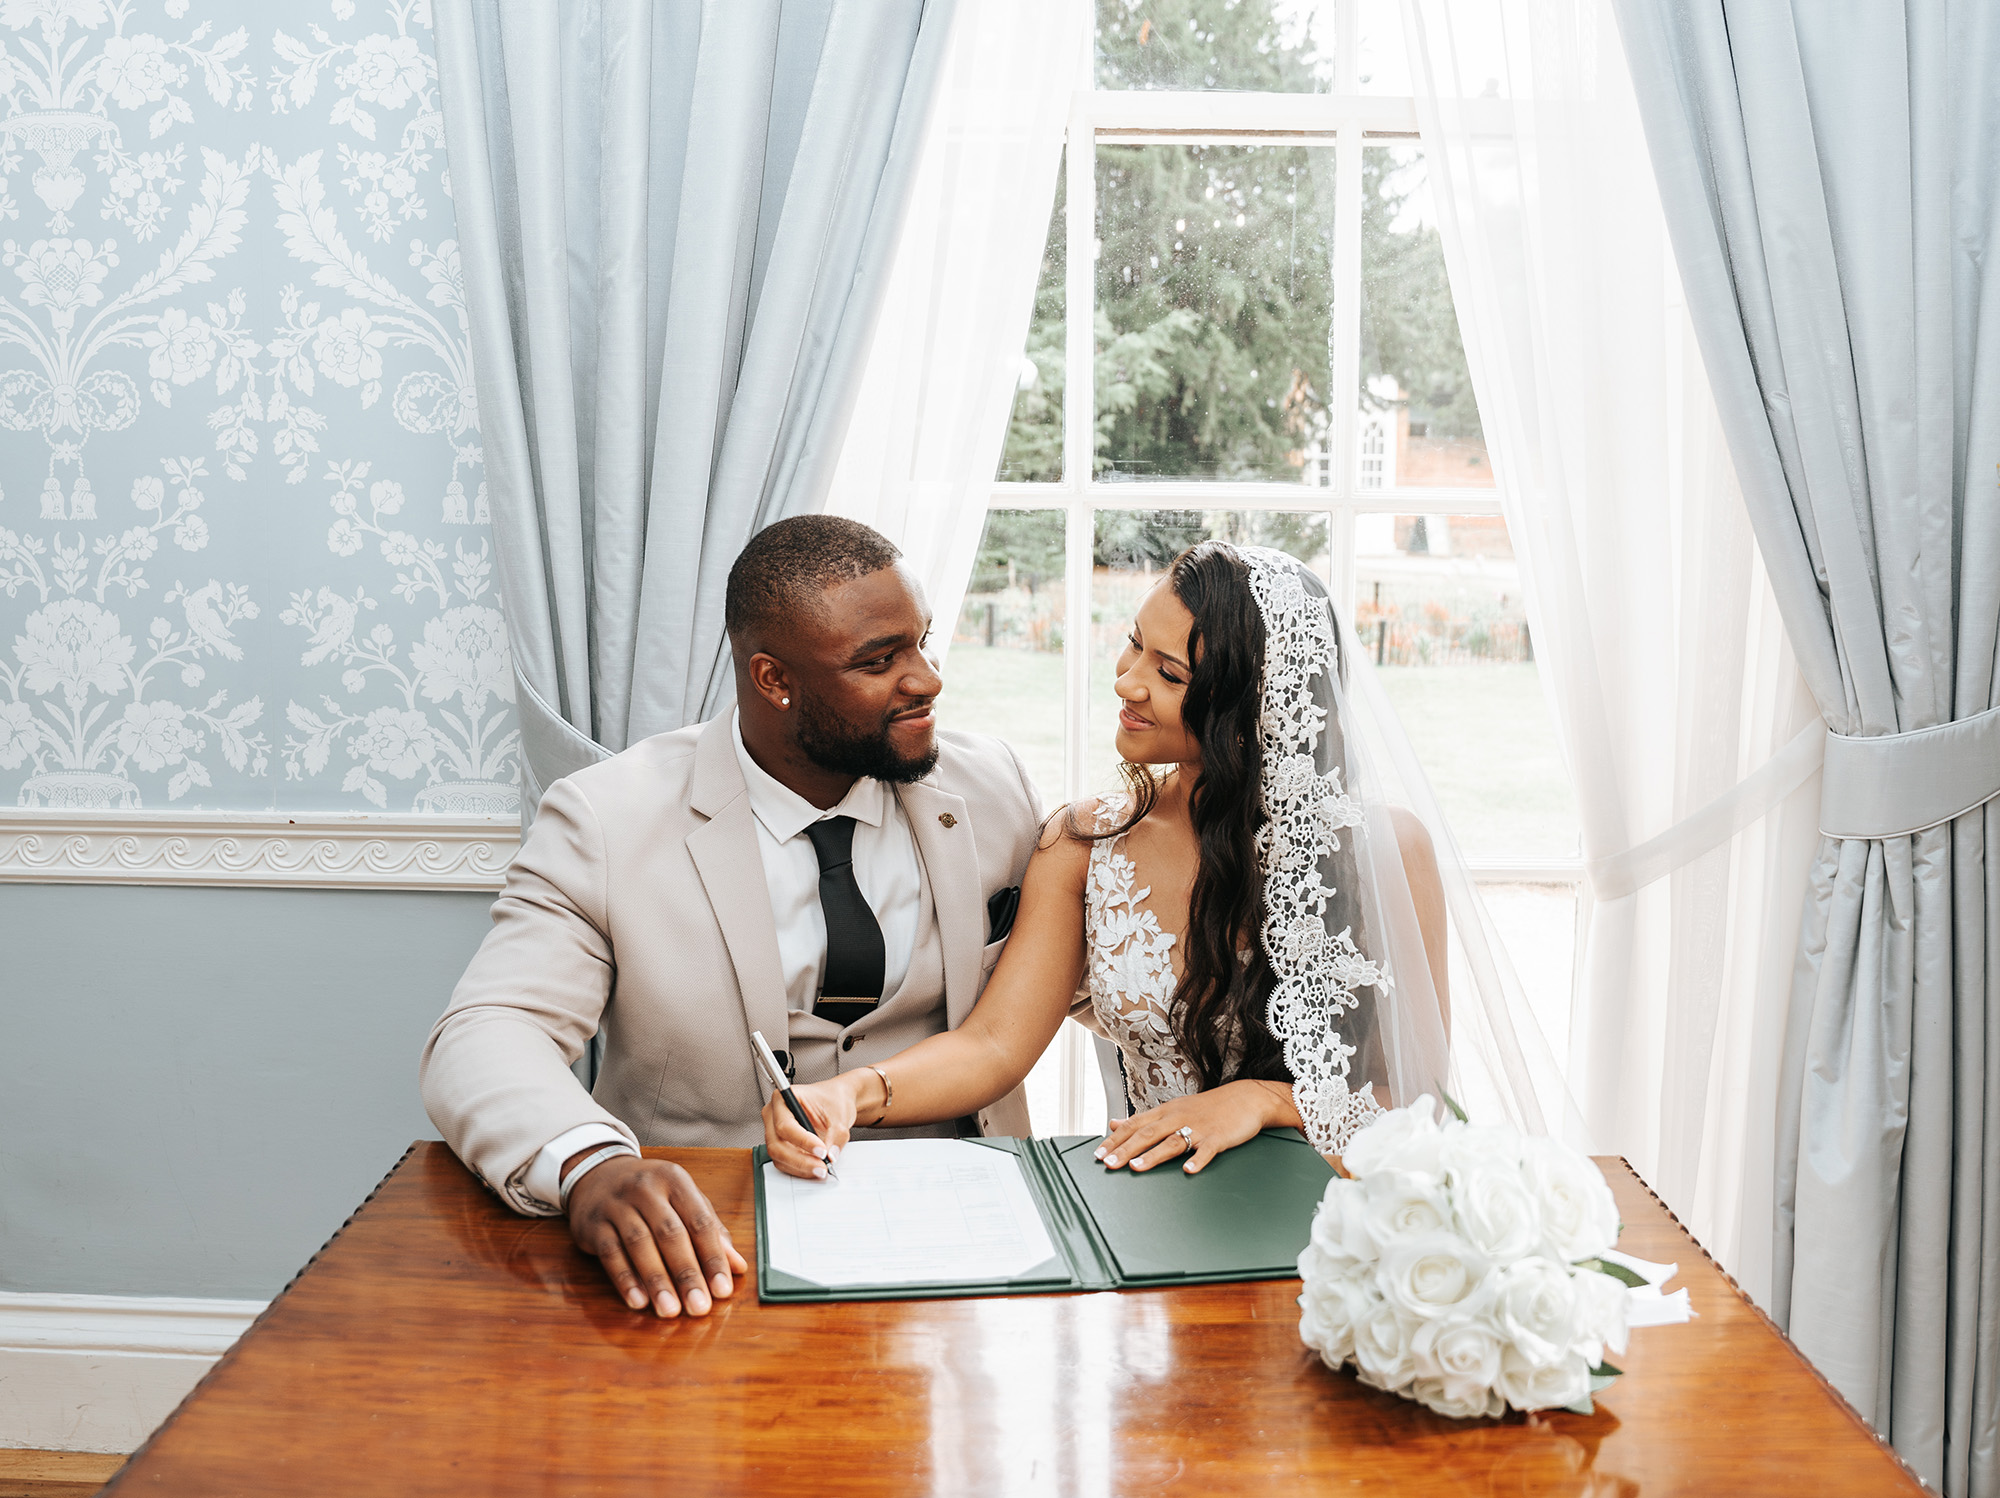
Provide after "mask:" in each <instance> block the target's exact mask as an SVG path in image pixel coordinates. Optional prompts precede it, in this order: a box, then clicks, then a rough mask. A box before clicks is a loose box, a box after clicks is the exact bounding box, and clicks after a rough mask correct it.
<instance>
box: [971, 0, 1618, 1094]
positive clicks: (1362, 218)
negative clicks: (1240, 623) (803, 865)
mask: <svg viewBox="0 0 2000 1498" xmlns="http://www.w3.org/2000/svg"><path fill="white" fill-rule="evenodd" d="M1096 5H1097V26H1096V37H1095V44H1094V48H1093V54H1092V55H1091V56H1090V57H1088V58H1079V59H1077V61H1076V64H1075V65H1076V67H1077V71H1078V78H1079V87H1078V92H1077V94H1076V95H1075V97H1074V101H1073V104H1072V108H1071V114H1070V125H1069V146H1068V150H1067V152H1066V154H1065V158H1064V164H1063V181H1062V184H1061V187H1060V190H1059V192H1058V195H1057V202H1056V209H1055V214H1054V217H1053V219H1052V221H1051V224H1050V229H1049V239H1048V248H1047V251H1046V253H1045V255H1044V259H1043V264H1042V279H1041V283H1040V287H1039V290H1038V292H1037V297H1036V303H1035V314H1034V319H1033V323H1032V326H1031V329H1030V331H1029V334H1028V339H1027V344H1026V348H1025V350H1024V352H1023V357H1022V361H1021V383H1020V388H1019V391H1018V393H1017V395H1016V399H1015V407H1014V413H1013V420H1012V423H1011V425H1010V428H1009V432H1008V439H1007V444H1006V450H1005V453H1004V455H1003V457H1002V460H1001V465H1000V471H999V473H998V475H997V477H996V483H995V487H994V492H993V497H992V501H991V508H990V511H989V514H988V519H987V527H986V534H985V537H984V539H983V540H982V543H981V549H980V552H979V559H978V563H977V566H976V569H975V573H974V576H973V579H972V585H971V588H970V590H969V592H968V594H967V598H966V603H965V607H964V610H963V612H962V613H961V615H960V617H959V619H958V621H957V626H956V629H955V631H954V634H953V644H952V648H951V656H950V661H949V664H948V667H947V678H948V686H947V690H946V693H945V696H944V698H943V699H942V700H941V702H940V715H941V717H942V719H943V720H944V721H946V722H947V723H950V724H952V725H954V726H962V727H968V728H978V729H984V730H986V731H991V732H998V733H1002V734H1004V735H1005V736H1006V737H1008V738H1009V739H1010V740H1011V741H1012V742H1013V743H1014V744H1016V745H1017V746H1018V747H1019V748H1020V749H1021V751H1022V753H1023V755H1024V757H1025V759H1026V760H1027V762H1028V765H1029V768H1030V771H1031V772H1032V773H1033V774H1034V776H1035V778H1036V780H1037V782H1038V784H1039V785H1040V786H1041V788H1042V792H1043V795H1044V796H1045V797H1046V798H1047V799H1048V801H1049V802H1050V804H1051V805H1054V804H1056V803H1057V802H1059V801H1062V800H1067V799H1070V798H1072V797H1075V796H1079V795H1084V794H1087V793H1089V792H1091V791H1094V790H1097V789H1101V788H1103V787H1104V786H1105V785H1106V784H1107V783H1108V782H1109V779H1110V771H1111V766H1112V764H1113V763H1114V762H1115V760H1114V756H1113V751H1112V749H1111V745H1110V737H1111V718H1112V708H1111V706H1110V703H1111V680H1112V666H1111V662H1112V660H1113V659H1114V658H1115V656H1116V653H1117V641H1119V640H1120V639H1122V637H1123V635H1124V631H1125V629H1126V627H1127V624H1128V622H1129V620H1130V617H1131V613H1132V608H1133V605H1134V602H1135V601H1136V599H1137V597H1138V596H1139V595H1140V594H1141V593H1143V591H1144V589H1145V588H1146V587H1147V586H1149V580H1150V579H1151V578H1152V577H1153V576H1155V575H1156V574H1157V573H1158V571H1159V570H1160V568H1161V567H1162V566H1163V565H1164V564H1165V563H1166V562H1168V561H1169V560H1171V558H1172V557H1173V556H1174V555H1175V554H1176V553H1177V552H1179V551H1180V550H1181V549H1182V548H1184V547H1185V546H1188V545H1190V544H1192V543H1193V542H1194V541H1197V540H1200V539H1203V538H1205V537H1209V536H1216V537H1222V538H1225V539H1232V540H1239V541H1246V542H1255V543H1257V544H1262V545H1270V546H1277V547H1280V548H1282V549H1284V550H1287V551H1289V552H1291V553H1292V554H1293V555H1294V556H1297V557H1300V558H1301V559H1302V560H1304V561H1306V563H1307V564H1308V565H1310V566H1311V567H1313V568H1314V569H1315V570H1316V571H1318V572H1319V573H1320V574H1321V576H1323V577H1325V578H1326V579H1327V582H1328V586H1329V590H1330V591H1331V593H1332V594H1333V597H1334V599H1335V601H1336V606H1337V607H1339V608H1340V609H1342V610H1343V611H1344V612H1346V613H1347V614H1348V615H1349V616H1350V617H1351V618H1352V619H1353V620H1354V622H1355V625H1356V628H1357V630H1358V632H1359V633H1360V634H1361V636H1362V638H1363V640H1364V642H1366V643H1368V644H1369V645H1371V646H1372V647H1373V657H1374V660H1375V663H1376V664H1377V665H1378V666H1379V667H1380V668H1381V672H1382V676H1383V679H1384V684H1385V686H1386V688H1387V690H1388V691H1389V693H1390V695H1391V697H1392V700H1393V701H1394V702H1395V705H1396V708H1397V711H1398V712H1399V714H1401V715H1402V718H1403V723H1404V727H1405V729H1406V730H1407V732H1408V733H1409V736H1410V738H1411V740H1412V742H1413V743H1414V744H1415V746H1416V748H1417V750H1418V752H1419V754H1420V755H1421V756H1422V757H1423V760H1424V763H1425V768H1426V770H1427V771H1428V773H1429V775H1430V777H1431V780H1432V783H1433V785H1434V787H1435V789H1436V791H1437V794H1438V797H1439V799H1440V801H1441V802H1442V804H1443V806H1444V809H1445V812H1446V814H1447V816H1448V817H1449V818H1450V819H1451V822H1452V825H1453V828H1454V831H1455V833H1456V835H1457V837H1458V839H1459V842H1460V844H1461V846H1462V847H1463V848H1464V849H1465V851H1466V854H1467V857H1468V858H1469V859H1470V860H1471V862H1472V864H1473V868H1474V870H1475V873H1476V875H1477V877H1478V878H1479V879H1480V882H1481V884H1482V886H1483V888H1484V891H1485V893H1486V895H1487V896H1488V906H1489V910H1490V912H1491V913H1492V915H1493V918H1494V920H1495V923H1496V924H1497V925H1498V926H1499V927H1500V929H1501V932H1502V935H1503V937H1505V939H1506V940H1507V944H1508V948H1509V952H1510V955H1511V956H1512V958H1513V960H1514V963H1515V965H1516V968H1517V970H1518V971H1519V972H1520V975H1521V978H1522V981H1523V983H1524V986H1526V987H1527V988H1528V990H1529V993H1530V997H1531V998H1533V999H1534V1001H1535V1003H1536V1008H1537V1009H1538V1010H1539V1011H1540V1012H1541V1013H1542V1015H1543V1017H1544V1023H1545V1027H1546V1028H1547V1029H1548V1030H1549V1033H1550V1038H1551V1040H1552V1042H1554V1043H1556V1044H1557V1045H1558V1046H1560V1045H1561V1044H1562V1042H1563V1035H1564V1031H1565V1030H1566V1027H1567V1018H1568V1009H1569V990H1570V982H1571V969H1572V966H1573V961H1572V959H1573V953H1574V946H1575V939H1576V924H1577V904H1578V902H1577V890H1576V885H1577V881H1578V880H1579V878H1580V876H1581V865H1580V862H1579V860H1578V857H1577V846H1578V845H1577V832H1576V817H1575V811H1574V807H1573V804H1572V801H1571V796H1570V789H1569V784H1568V780H1567V776H1566V773H1565V771H1564V768H1563V765H1562V760H1561V756H1560V754H1559V752H1558V750H1557V746H1556V740H1555V736H1554V732H1553V727H1552V724H1551V722H1550V720H1549V716H1548V712H1547V709H1546V706H1545V704H1544V699H1543V696H1542V690H1541V684H1540V679H1539V676H1538V672H1537V667H1536V663H1535V656H1534V641H1533V638H1532V636H1531V632H1530V630H1529V628H1528V623H1527V614H1526V609H1525V607H1524V603H1523V598H1522V593H1521V582H1520V571H1519V568H1518V567H1517V565H1516V563H1515V559H1514V553H1513V546H1512V543H1511V541H1510V539H1509V537H1508V535H1507V527H1506V522H1505V521H1504V519H1503V518H1502V515H1501V504H1500V495H1499V491H1498V490H1497V489H1496V487H1495V479H1494V475H1493V469H1492V465H1491V463H1490V461H1489V460H1488V456H1487V451H1486V445H1485V441H1484V436H1483V433H1482V429H1481V426H1480V420H1479V409H1478V402H1477V400H1476V398H1475V396H1474V393H1473V389H1472V382H1471V379H1470V377H1469V375H1468V374H1467V370H1466V363H1465V351H1464V348H1463V345H1462V343H1461V341H1460V338H1459V331H1458V320H1457V316H1456V313H1455V311H1454V309H1453V306H1452V301H1451V291H1450V287H1449V284H1448V282H1447V279H1446V275H1445V268H1444V259H1443V253H1442V250H1441V247H1440V244H1439V240H1438V235H1437V230H1436V219H1435V214H1434V212H1433V209H1432V203H1431V198H1430V190H1429V183H1428V180H1427V176H1426V172H1425V161H1424V154H1423V145H1422V142H1421V140H1420V139H1419V138H1418V132H1417V124H1416V110H1415V106H1414V103H1413V101H1412V100H1411V98H1410V97H1409V92H1408V91H1409V86H1410V84H1409V70H1408V67H1407V65H1406V63H1405V60H1404V57H1403V47H1402V30H1401V20H1400V17H1399V15H1398V11H1397V4H1396V0H1096ZM1084 370H1088V371H1089V372H1090V377H1089V378H1087V379H1086V378H1081V377H1073V376H1074V375H1075V372H1078V371H1084ZM1030 1103H1031V1107H1033V1108H1034V1110H1035V1117H1036V1127H1037V1129H1038V1130H1041V1131H1044V1132H1047V1131H1054V1132H1077V1131H1079V1130H1083V1129H1088V1128H1093V1127H1096V1126H1097V1125H1098V1124H1099V1123H1101V1121H1102V1117H1103V1102H1102V1097H1101V1094H1100V1092H1099V1088H1098V1083H1097V1079H1096V1074H1095V1068H1094V1065H1093V1064H1092V1062H1091V1059H1090V1057H1089V1054H1088V1049H1087V1046H1086V1045H1085V1044H1084V1043H1083V1038H1082V1037H1081V1036H1080V1035H1079V1034H1077V1033H1076V1032H1075V1030H1074V1027H1070V1026H1066V1027H1065V1033H1064V1040H1063V1042H1062V1043H1061V1044H1059V1045H1057V1046H1055V1047H1052V1048H1051V1052H1050V1055H1049V1056H1048V1057H1045V1058H1044V1060H1043V1062H1042V1064H1041V1065H1040V1066H1039V1067H1038V1068H1037V1070H1036V1075H1035V1077H1034V1078H1032V1079H1031V1081H1030Z"/></svg>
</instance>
